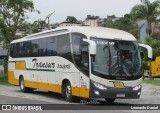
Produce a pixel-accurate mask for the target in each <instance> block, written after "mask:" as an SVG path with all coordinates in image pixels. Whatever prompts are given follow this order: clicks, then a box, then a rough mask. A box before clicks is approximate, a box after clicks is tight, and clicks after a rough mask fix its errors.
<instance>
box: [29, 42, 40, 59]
mask: <svg viewBox="0 0 160 113" xmlns="http://www.w3.org/2000/svg"><path fill="white" fill-rule="evenodd" d="M38 53H39V40H32V51H31V56H33V57H37V56H38Z"/></svg>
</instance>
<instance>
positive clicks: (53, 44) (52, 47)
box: [47, 37, 57, 56]
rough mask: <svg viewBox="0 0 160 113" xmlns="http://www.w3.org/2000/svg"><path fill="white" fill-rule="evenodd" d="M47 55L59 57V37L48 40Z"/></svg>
mask: <svg viewBox="0 0 160 113" xmlns="http://www.w3.org/2000/svg"><path fill="white" fill-rule="evenodd" d="M47 55H48V56H56V55H57V37H50V38H47Z"/></svg>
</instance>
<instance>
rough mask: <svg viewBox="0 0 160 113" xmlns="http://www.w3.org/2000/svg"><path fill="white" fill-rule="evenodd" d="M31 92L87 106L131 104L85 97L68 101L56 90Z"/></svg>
mask: <svg viewBox="0 0 160 113" xmlns="http://www.w3.org/2000/svg"><path fill="white" fill-rule="evenodd" d="M16 92H21V91H20V90H16ZM29 94H33V95H37V96H43V97H45V98H48V99H55V100H57V101H62V102H64V104H66V103H67V104H76V105H78V104H81V105H86V106H94V107H96V106H102V107H103V106H131V105H132V104H130V103H124V102H114V103H107V102H106V101H105V100H102V99H101V100H98V99H83V98H76V100H75V101H74V102H66V101H65V99H64V98H63V97H62V95H61V94H59V93H55V92H47V91H43V90H35V91H33V92H31V93H29Z"/></svg>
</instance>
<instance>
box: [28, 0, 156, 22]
mask: <svg viewBox="0 0 160 113" xmlns="http://www.w3.org/2000/svg"><path fill="white" fill-rule="evenodd" d="M150 1H151V2H152V1H154V0H150ZM33 3H34V7H35V9H37V10H39V11H40V12H41V13H40V14H37V13H27V15H28V16H29V19H28V21H29V22H33V21H35V20H39V19H41V20H44V19H45V17H46V16H47V15H48V14H50V13H52V12H54V11H55V12H54V14H53V15H52V16H51V17H50V23H60V22H64V21H65V20H66V17H67V16H74V17H76V18H77V20H84V19H85V18H86V16H87V15H95V16H100V18H106V17H107V15H113V14H114V15H116V16H117V17H122V16H124V15H125V14H126V13H129V12H130V11H131V8H132V7H133V6H134V5H137V4H140V0H33Z"/></svg>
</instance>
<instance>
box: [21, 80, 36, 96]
mask: <svg viewBox="0 0 160 113" xmlns="http://www.w3.org/2000/svg"><path fill="white" fill-rule="evenodd" d="M19 86H20V90H21V91H22V92H23V93H31V92H33V89H32V88H28V87H25V85H24V78H23V77H21V78H20V80H19Z"/></svg>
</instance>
